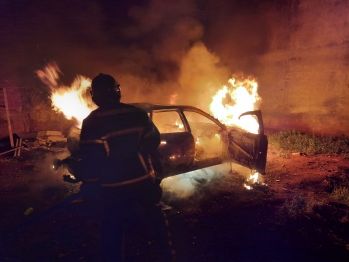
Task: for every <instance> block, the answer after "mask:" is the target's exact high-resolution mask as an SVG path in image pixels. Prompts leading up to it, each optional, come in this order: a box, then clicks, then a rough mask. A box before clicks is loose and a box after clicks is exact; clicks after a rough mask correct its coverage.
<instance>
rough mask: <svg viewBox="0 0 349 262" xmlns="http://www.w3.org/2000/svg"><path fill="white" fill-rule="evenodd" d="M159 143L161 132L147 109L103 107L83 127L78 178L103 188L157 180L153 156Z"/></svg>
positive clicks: (118, 105)
mask: <svg viewBox="0 0 349 262" xmlns="http://www.w3.org/2000/svg"><path fill="white" fill-rule="evenodd" d="M159 143H160V134H159V131H158V129H157V128H156V127H155V125H154V124H153V123H152V121H151V120H150V118H149V116H148V114H147V113H146V112H145V111H144V110H142V109H140V108H137V107H135V106H132V105H129V104H124V103H116V104H113V105H110V106H108V107H100V108H98V109H96V110H94V111H93V112H91V113H90V115H89V116H88V117H87V118H85V120H84V121H83V124H82V129H81V135H80V143H79V153H80V154H79V155H80V158H81V165H80V166H81V167H82V170H81V173H80V177H77V178H78V179H79V180H82V181H83V182H85V183H88V182H92V183H96V182H97V183H98V184H99V185H100V186H101V187H104V188H118V187H124V186H129V185H134V184H137V183H140V182H142V181H147V180H154V178H155V176H154V169H153V166H152V163H151V157H150V155H151V154H152V152H153V151H154V150H156V149H157V147H158V146H159Z"/></svg>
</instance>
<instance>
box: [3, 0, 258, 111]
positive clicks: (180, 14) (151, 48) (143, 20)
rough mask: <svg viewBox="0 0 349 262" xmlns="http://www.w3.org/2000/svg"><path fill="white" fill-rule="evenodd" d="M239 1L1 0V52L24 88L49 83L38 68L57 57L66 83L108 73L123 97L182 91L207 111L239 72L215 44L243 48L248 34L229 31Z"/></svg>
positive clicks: (180, 96) (158, 97)
mask: <svg viewBox="0 0 349 262" xmlns="http://www.w3.org/2000/svg"><path fill="white" fill-rule="evenodd" d="M233 7H234V8H235V9H236V10H239V8H237V6H236V4H234V5H233V4H231V5H230V4H229V3H228V2H222V5H218V4H215V3H214V2H213V1H209V0H207V1H197V0H178V1H166V0H149V1H136V0H132V1H126V3H116V2H114V1H107V0H102V1H94V0H87V1H82V0H78V1H74V3H71V2H70V1H67V0H63V1H58V2H57V1H55V2H52V1H51V2H50V1H46V2H44V3H43V2H42V1H36V0H34V1H2V2H1V8H0V9H1V11H0V12H1V13H0V17H1V18H0V19H1V31H2V32H3V33H2V35H3V37H2V40H1V41H0V47H1V50H2V52H1V53H0V55H1V60H2V61H3V62H4V64H6V67H5V68H4V70H2V71H1V73H0V74H1V75H2V76H3V78H6V79H8V78H11V77H12V79H15V81H17V82H18V83H19V84H20V85H22V86H31V85H42V84H41V83H40V82H39V81H38V79H37V78H36V76H35V73H34V72H35V71H37V70H39V69H42V68H43V67H45V66H46V64H47V63H49V62H51V61H55V62H56V63H57V64H58V65H59V67H60V69H61V71H62V72H63V74H64V76H63V78H62V81H63V82H64V83H66V84H67V83H71V82H72V81H73V79H74V77H75V75H78V74H80V75H84V76H86V77H89V78H93V77H94V76H95V75H97V74H99V73H101V72H103V73H107V74H111V75H113V76H114V77H115V78H116V79H117V81H118V82H120V83H121V87H122V91H123V100H124V102H157V103H159V102H162V103H170V102H171V97H173V96H175V97H177V99H176V101H172V102H176V103H184V104H191V105H193V106H198V107H200V108H202V109H204V110H207V109H208V106H207V105H208V103H209V101H208V100H209V98H210V97H211V96H212V94H214V93H215V91H217V90H218V89H219V88H220V87H221V86H222V84H225V83H226V82H227V80H228V78H229V77H230V76H231V73H232V69H231V68H229V67H228V66H227V65H228V64H229V63H227V61H221V57H222V56H221V55H217V54H218V53H219V50H217V49H216V50H212V49H211V47H213V48H215V47H218V48H221V47H222V46H221V45H216V44H215V41H213V40H214V39H215V38H217V41H219V42H222V43H225V44H224V48H221V49H222V50H225V51H228V50H226V47H227V45H226V44H227V43H230V46H231V50H229V53H236V50H240V49H236V45H237V44H238V43H239V42H241V41H242V40H241V37H240V40H239V41H236V39H235V40H232V37H231V36H229V35H228V34H226V33H223V31H225V30H227V28H231V25H232V23H234V21H235V20H234V19H233V18H231V17H230V18H229V19H227V12H228V10H229V11H232V10H235V9H234V8H233ZM213 12H214V13H213ZM220 13H222V14H224V16H223V17H222V16H220V15H219V14H220ZM224 17H225V18H224ZM232 17H233V16H232ZM223 20H225V21H230V22H229V24H227V25H224V24H223V23H222V21H223ZM223 25H224V26H223ZM211 28H213V29H214V31H215V34H216V35H215V34H213V33H212V29H211ZM220 28H221V29H220ZM233 29H234V27H233ZM240 30H243V29H240ZM232 31H233V32H235V31H236V30H235V29H234V30H232ZM234 35H236V34H234ZM249 35H251V34H249ZM211 36H213V38H212V37H211ZM218 36H219V37H218ZM244 39H245V38H244ZM227 41H228V42H227ZM252 42H253V41H252ZM13 43H21V44H18V45H17V44H16V45H14V44H13ZM234 43H235V44H234ZM243 45H246V43H243ZM4 50H7V51H6V52H5V51H4ZM217 51H218V53H217ZM227 55H228V54H227ZM223 58H224V56H223ZM229 59H232V57H229ZM230 62H232V61H230ZM42 88H45V87H44V86H42Z"/></svg>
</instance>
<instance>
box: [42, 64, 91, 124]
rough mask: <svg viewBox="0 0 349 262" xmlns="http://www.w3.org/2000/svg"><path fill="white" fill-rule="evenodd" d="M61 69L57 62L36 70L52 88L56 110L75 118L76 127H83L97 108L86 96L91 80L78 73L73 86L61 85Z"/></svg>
mask: <svg viewBox="0 0 349 262" xmlns="http://www.w3.org/2000/svg"><path fill="white" fill-rule="evenodd" d="M59 73H61V71H60V70H59V68H58V66H57V64H56V63H50V64H48V65H47V66H46V67H45V68H44V69H43V70H38V71H36V74H37V75H38V77H39V78H40V79H41V81H42V82H43V83H44V84H46V85H47V86H48V87H49V88H50V89H51V96H50V98H51V101H52V106H53V108H54V110H56V111H59V112H62V113H63V114H64V115H65V117H66V118H67V119H75V121H76V127H78V128H81V125H82V121H83V120H84V119H85V118H86V117H87V116H88V115H89V114H90V112H91V111H92V110H93V109H95V108H97V107H96V105H94V104H93V103H92V101H91V99H89V98H88V96H86V92H87V89H88V88H89V87H90V86H91V80H90V79H89V78H87V77H84V76H81V75H77V76H76V78H75V80H74V81H73V83H72V84H71V86H64V85H60V84H59V83H58V82H59Z"/></svg>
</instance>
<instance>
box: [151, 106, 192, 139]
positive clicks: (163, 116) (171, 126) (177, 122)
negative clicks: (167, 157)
mask: <svg viewBox="0 0 349 262" xmlns="http://www.w3.org/2000/svg"><path fill="white" fill-rule="evenodd" d="M152 120H153V123H154V124H155V125H156V127H157V128H158V129H159V132H160V133H161V134H166V133H178V132H185V131H186V130H185V128H184V125H183V121H182V119H181V117H180V115H179V114H178V112H177V111H153V118H152Z"/></svg>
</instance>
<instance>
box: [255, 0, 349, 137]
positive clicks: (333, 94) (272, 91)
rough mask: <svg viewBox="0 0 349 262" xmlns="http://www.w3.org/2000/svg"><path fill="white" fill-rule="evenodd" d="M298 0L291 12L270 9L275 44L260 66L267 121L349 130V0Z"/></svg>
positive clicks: (272, 125)
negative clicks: (285, 14) (284, 12)
mask: <svg viewBox="0 0 349 262" xmlns="http://www.w3.org/2000/svg"><path fill="white" fill-rule="evenodd" d="M292 2H293V3H295V5H292V8H290V9H289V10H288V16H284V15H283V14H282V13H278V10H273V11H271V12H270V13H269V14H268V17H269V19H270V21H271V23H272V24H273V25H274V26H272V27H271V28H272V31H271V32H272V33H271V38H270V50H269V51H268V52H267V53H266V54H264V55H262V56H260V58H259V65H260V66H259V67H258V69H257V71H256V75H258V79H259V82H260V95H261V96H262V98H263V102H262V105H261V109H262V112H263V117H264V121H265V126H266V127H267V128H269V129H272V130H282V129H288V130H290V129H291V130H292V129H295V130H300V131H304V132H309V133H315V134H346V135H349V15H348V14H349V1H345V0H341V1H335V0H333V1H330V0H301V1H292ZM277 21H279V23H277ZM280 25H281V26H280Z"/></svg>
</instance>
